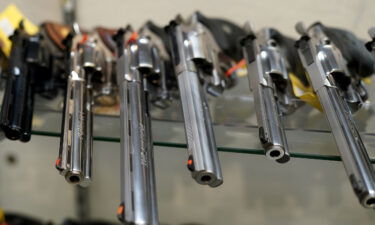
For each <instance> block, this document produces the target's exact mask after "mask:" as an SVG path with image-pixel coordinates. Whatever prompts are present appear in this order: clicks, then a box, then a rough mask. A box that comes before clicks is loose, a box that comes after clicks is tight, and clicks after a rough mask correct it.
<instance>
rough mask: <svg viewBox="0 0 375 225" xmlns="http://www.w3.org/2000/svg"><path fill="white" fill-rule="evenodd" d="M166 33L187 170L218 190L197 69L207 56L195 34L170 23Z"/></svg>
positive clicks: (211, 137) (217, 165)
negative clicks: (174, 78)
mask: <svg viewBox="0 0 375 225" xmlns="http://www.w3.org/2000/svg"><path fill="white" fill-rule="evenodd" d="M168 29H169V34H170V39H171V43H172V55H173V61H174V66H175V71H176V75H177V81H178V86H179V91H180V99H181V104H182V111H183V115H184V122H185V132H186V139H187V145H188V154H189V157H188V162H187V167H188V169H189V170H190V171H191V174H192V177H193V178H194V179H195V180H196V181H197V182H198V183H199V184H205V185H209V186H211V187H217V186H219V185H221V184H222V183H223V176H222V172H221V168H220V161H219V156H218V152H217V147H216V142H215V136H214V131H213V126H212V122H211V115H210V111H209V107H208V104H207V100H206V93H205V92H204V89H203V87H202V84H201V83H200V80H199V77H198V76H199V75H198V73H199V72H200V68H199V67H198V66H196V64H199V65H200V66H203V65H202V64H205V63H206V61H207V55H208V54H209V53H208V52H207V50H206V49H205V47H206V45H205V44H204V42H203V41H202V39H201V38H200V37H199V36H197V32H195V31H194V30H192V31H191V32H190V33H189V31H187V32H185V31H183V28H182V25H179V24H173V23H172V24H171V25H170V26H169V28H168Z"/></svg>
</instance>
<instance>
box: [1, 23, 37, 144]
mask: <svg viewBox="0 0 375 225" xmlns="http://www.w3.org/2000/svg"><path fill="white" fill-rule="evenodd" d="M22 32H23V31H22V30H17V31H16V32H15V34H14V35H13V37H12V51H11V56H10V65H9V73H8V77H7V81H6V87H5V91H4V97H3V103H2V107H1V115H0V126H1V128H2V129H3V131H4V134H5V136H6V137H7V138H9V139H11V140H18V139H19V140H21V141H23V142H27V141H29V140H30V137H31V124H32V116H33V106H34V83H33V77H34V73H35V72H36V69H37V68H36V67H37V65H36V64H35V63H34V62H35V61H34V60H38V59H34V58H31V57H29V55H30V53H28V50H30V45H33V46H32V47H34V48H32V50H34V51H38V50H39V48H38V46H39V43H38V42H36V43H32V41H31V40H30V37H28V36H26V34H23V33H22ZM24 43H27V44H26V47H25V44H24ZM25 56H27V57H25ZM33 56H35V55H33ZM29 61H30V62H29Z"/></svg>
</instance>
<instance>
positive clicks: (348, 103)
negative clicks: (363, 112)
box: [296, 23, 375, 208]
mask: <svg viewBox="0 0 375 225" xmlns="http://www.w3.org/2000/svg"><path fill="white" fill-rule="evenodd" d="M296 29H297V31H298V32H299V33H300V34H301V35H302V37H301V38H300V39H299V40H298V41H297V42H296V47H297V49H298V53H299V56H300V58H301V61H302V64H303V66H304V68H305V69H306V71H307V73H308V77H309V81H310V84H311V86H312V88H313V90H314V92H315V93H316V94H317V96H318V98H319V101H320V104H321V106H322V108H323V111H324V113H325V115H326V118H327V120H328V123H329V125H330V127H331V130H332V134H333V137H334V139H335V142H336V145H337V147H338V150H339V152H340V155H341V158H342V161H343V164H344V167H345V170H346V173H347V175H348V178H349V180H350V182H351V185H352V188H353V190H354V192H355V194H356V195H357V197H358V199H359V201H360V203H361V204H362V205H363V206H364V207H366V208H375V172H374V168H373V166H372V164H371V162H370V158H369V156H368V154H367V151H366V147H365V145H364V143H363V141H362V138H361V136H360V134H359V132H358V129H357V127H356V124H355V122H354V120H353V117H352V112H355V111H356V110H357V109H358V108H360V106H361V105H362V102H363V101H365V100H366V99H367V93H366V91H365V89H364V86H363V85H362V82H361V79H360V78H362V77H367V76H370V75H371V74H372V73H373V65H374V60H373V58H372V56H371V54H370V53H369V52H367V51H366V49H365V47H364V44H363V43H362V42H361V41H359V40H358V39H357V38H356V37H355V36H354V35H353V34H352V33H350V32H348V31H344V30H340V29H336V28H328V27H325V26H324V25H322V24H321V23H315V24H313V25H312V26H310V27H309V28H308V29H305V28H304V27H303V25H302V24H297V26H296Z"/></svg>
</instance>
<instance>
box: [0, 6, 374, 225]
mask: <svg viewBox="0 0 375 225" xmlns="http://www.w3.org/2000/svg"><path fill="white" fill-rule="evenodd" d="M10 3H15V4H16V5H17V7H18V8H19V9H20V10H21V11H22V12H23V13H24V15H25V16H26V17H27V18H29V19H30V20H31V21H32V22H34V23H35V24H39V23H41V22H43V21H46V20H49V21H56V22H62V10H61V1H58V0H32V1H31V0H28V1H25V0H15V1H9V0H1V1H0V11H2V10H3V9H4V8H5V7H6V6H7V5H8V4H10ZM77 10H78V11H77V19H78V22H79V23H80V25H81V26H82V27H84V28H93V27H95V26H97V25H103V26H108V27H114V28H117V27H120V26H125V25H127V24H132V25H133V26H134V27H136V28H137V27H139V26H141V25H142V24H143V23H145V22H146V21H147V20H149V19H152V20H153V21H154V22H155V23H157V24H159V25H165V24H167V23H168V22H169V21H170V20H171V19H173V18H174V17H175V16H176V15H177V14H178V13H180V14H181V15H183V16H188V15H190V14H191V13H192V12H194V11H196V10H199V11H201V12H202V13H204V14H205V15H206V16H211V17H222V18H226V19H229V20H232V21H234V22H237V23H238V24H243V23H244V22H245V21H246V20H250V21H251V22H252V24H253V25H254V26H255V27H256V28H261V27H264V26H272V27H276V28H278V29H279V30H280V31H282V32H284V33H285V34H287V35H289V36H292V37H297V34H296V32H295V31H294V25H295V23H296V22H298V21H303V22H304V23H305V24H306V25H308V24H310V23H312V22H315V21H321V22H323V23H324V24H325V25H330V26H336V27H341V28H345V29H348V30H350V31H352V32H354V33H355V34H356V35H358V36H359V37H361V38H363V39H366V40H368V39H369V38H368V35H367V29H368V28H369V27H371V26H374V25H375V17H374V12H375V1H373V0H357V1H352V0H331V1H328V0H314V1H310V0H284V1H273V0H263V1H254V0H235V1H224V0H205V1H202V0H189V1H167V0H153V1H145V0H137V1H125V0H105V1H103V0H96V1H93V0H78V3H77ZM249 107H250V106H249ZM39 118H41V119H43V116H40V117H39ZM323 120H324V119H323ZM109 125H110V124H109ZM251 125H254V124H251ZM97 129H98V130H100V127H99V128H97ZM163 129H164V127H163V125H160V126H158V127H156V128H155V127H154V133H155V132H160V133H158V134H156V135H159V136H160V135H163V134H161V133H162V130H163ZM112 132H114V133H117V135H118V132H119V131H116V129H115V130H114V131H112ZM371 132H372V131H371ZM327 135H328V134H327ZM164 139H168V137H164ZM250 140H254V141H257V139H256V137H255V136H254V137H251V138H250ZM218 141H219V142H220V135H219V138H218ZM371 143H374V142H371ZM58 146H59V139H58V138H56V137H43V136H37V135H34V136H33V137H32V140H31V142H30V143H27V144H22V143H18V142H11V141H8V140H2V141H1V142H0V207H1V208H3V209H4V210H5V211H8V212H19V213H23V214H26V215H30V216H33V217H36V218H39V219H42V220H45V221H54V222H57V223H59V222H61V221H63V220H64V219H66V218H79V216H82V215H80V213H81V214H82V213H87V215H86V216H88V217H89V218H92V219H101V220H106V221H112V222H114V223H117V219H116V216H115V214H116V209H117V206H118V204H119V203H120V202H119V200H120V171H119V170H120V165H119V154H120V143H110V142H102V141H95V142H94V154H95V156H94V160H95V161H94V163H95V166H94V173H95V174H94V176H95V177H94V181H93V184H92V186H91V187H90V189H89V190H88V192H87V193H86V194H87V195H85V194H84V195H85V196H86V197H87V198H88V202H89V207H86V206H84V207H86V209H87V208H88V210H87V211H86V212H81V211H80V209H82V206H80V205H79V204H78V203H77V202H79V198H81V197H82V195H80V194H79V193H80V192H79V191H78V190H77V189H75V188H74V187H72V186H71V185H68V184H67V183H66V182H65V181H64V180H63V179H62V177H61V176H59V175H58V174H57V172H56V170H55V169H54V168H53V167H54V165H53V162H54V160H55V158H56V156H57V151H58ZM327 146H329V147H327ZM327 146H326V147H327V151H329V152H333V154H337V152H336V149H335V147H334V145H332V144H330V145H327ZM306 147H307V148H310V149H312V151H315V149H314V148H317V146H314V145H311V146H306ZM371 147H372V149H374V148H375V146H371ZM372 156H374V154H372ZM220 159H221V164H222V170H223V173H224V179H225V181H224V184H223V185H222V186H220V187H218V188H215V189H212V188H209V187H206V186H200V185H198V184H196V183H195V182H194V181H193V180H192V179H191V177H190V173H189V172H188V171H187V170H186V167H185V161H186V151H185V149H181V148H180V149H177V148H167V147H156V148H155V164H156V178H157V191H158V204H159V216H160V221H161V223H162V224H168V225H199V224H200V225H213V224H215V225H224V224H225V225H228V224H234V225H245V224H257V225H266V224H289V225H301V224H304V225H310V224H311V225H315V224H320V225H329V224H340V225H353V224H361V225H367V224H374V221H375V213H374V211H371V210H366V209H364V208H362V207H361V206H360V205H359V203H358V201H357V199H356V197H355V195H354V194H353V192H352V190H351V186H350V185H349V182H348V179H347V177H346V174H345V171H344V168H343V166H342V163H341V162H335V161H323V160H313V159H297V158H293V159H292V160H291V162H290V163H288V164H285V165H279V164H275V163H273V162H271V161H269V160H267V159H266V158H265V157H264V156H262V155H249V154H235V153H226V152H221V153H220ZM81 194H82V193H81Z"/></svg>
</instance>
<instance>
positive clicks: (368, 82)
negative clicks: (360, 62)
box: [362, 77, 372, 84]
mask: <svg viewBox="0 0 375 225" xmlns="http://www.w3.org/2000/svg"><path fill="white" fill-rule="evenodd" d="M362 81H363V82H364V83H365V84H372V80H371V77H366V78H362Z"/></svg>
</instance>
